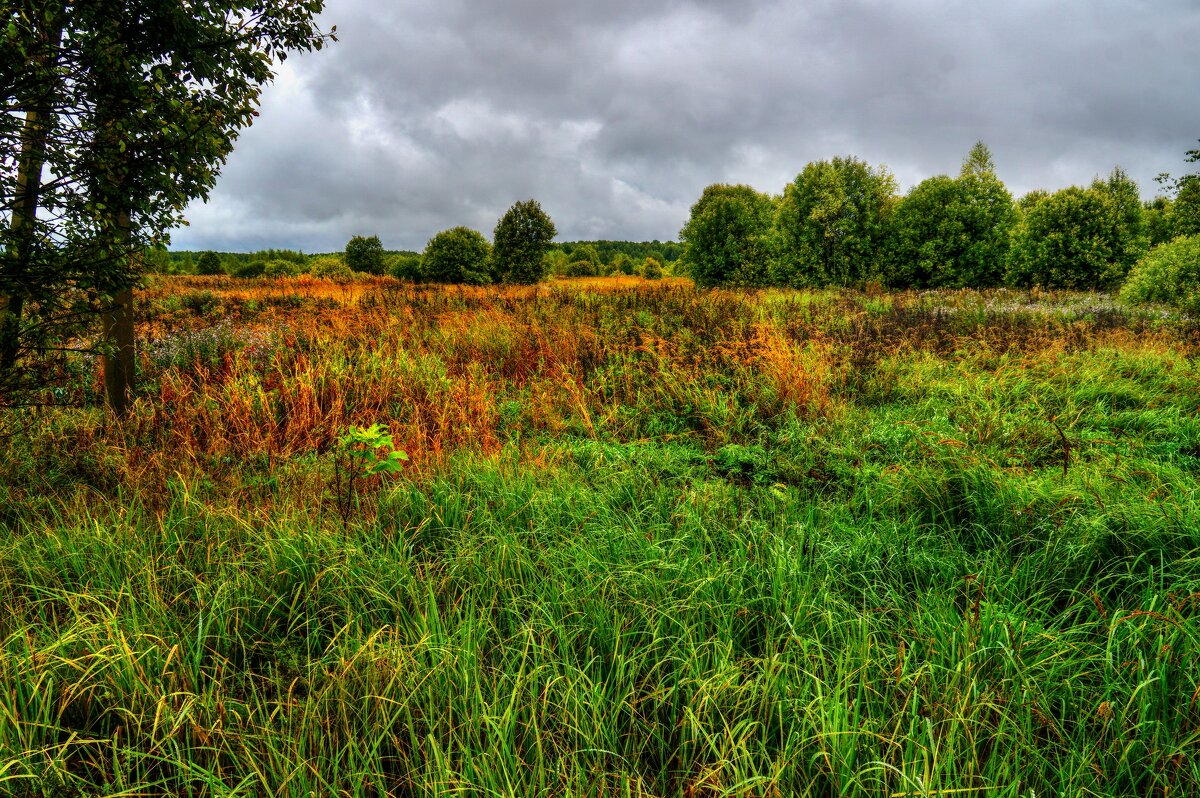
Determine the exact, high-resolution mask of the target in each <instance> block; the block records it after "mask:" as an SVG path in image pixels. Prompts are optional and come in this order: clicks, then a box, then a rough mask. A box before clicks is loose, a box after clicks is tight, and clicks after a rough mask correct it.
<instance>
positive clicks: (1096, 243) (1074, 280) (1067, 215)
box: [1007, 186, 1122, 288]
mask: <svg viewBox="0 0 1200 798" xmlns="http://www.w3.org/2000/svg"><path fill="white" fill-rule="evenodd" d="M1118 215H1119V208H1118V206H1117V204H1116V202H1114V200H1113V199H1112V198H1111V197H1110V196H1109V194H1108V193H1107V192H1104V191H1099V190H1097V189H1094V188H1091V189H1082V188H1078V187H1076V186H1072V187H1071V188H1064V189H1062V190H1061V191H1058V192H1055V193H1054V194H1051V195H1049V196H1047V197H1039V198H1036V199H1034V200H1032V201H1030V202H1029V203H1027V209H1026V210H1025V211H1024V213H1023V214H1022V215H1021V220H1020V221H1019V222H1018V223H1017V226H1016V227H1015V228H1014V229H1013V236H1012V249H1011V252H1010V260H1009V271H1008V277H1007V280H1008V282H1009V283H1011V284H1014V285H1021V286H1032V285H1040V286H1042V287H1043V288H1096V287H1099V286H1103V285H1106V284H1112V283H1113V282H1116V281H1119V280H1120V278H1121V276H1122V274H1121V273H1120V271H1119V270H1120V265H1119V263H1118V262H1117V258H1118V257H1119V256H1120V254H1121V243H1122V242H1121V240H1120V237H1119V232H1120V230H1119V226H1118V222H1119V218H1118Z"/></svg>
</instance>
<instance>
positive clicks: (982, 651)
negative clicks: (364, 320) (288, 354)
mask: <svg viewBox="0 0 1200 798" xmlns="http://www.w3.org/2000/svg"><path fill="white" fill-rule="evenodd" d="M387 301H390V302H394V303H396V304H392V305H388V304H386V302H385V304H384V305H383V311H382V312H384V313H387V314H395V316H396V317H399V318H403V319H405V320H406V321H405V323H406V324H410V325H411V324H413V321H412V318H413V316H412V314H414V313H415V314H416V315H417V318H418V319H420V318H424V317H423V316H422V315H421V314H422V313H424V312H425V311H423V310H422V309H421V308H420V307H418V306H416V305H415V304H414V303H415V302H416V301H417V300H413V299H405V300H399V299H394V298H393V299H392V300H387ZM420 301H423V302H428V303H430V304H431V305H433V304H435V303H436V302H440V301H442V300H439V299H436V298H429V299H424V300H420ZM446 301H463V300H462V298H461V297H460V298H458V299H454V300H446ZM496 301H497V302H499V301H500V300H496ZM510 301H511V303H512V304H511V307H509V308H508V309H507V310H506V312H509V313H513V314H518V315H517V316H516V317H515V318H516V319H517V321H511V320H510V321H506V322H505V323H504V325H502V326H501V327H500V328H499V330H500V331H498V332H494V334H493V335H492V337H491V338H488V339H484V340H479V339H478V337H477V336H475V335H474V334H472V335H469V336H465V337H463V336H458V337H456V336H455V335H454V333H453V332H452V330H451V329H450V328H448V327H446V326H444V325H442V326H439V325H437V324H432V323H431V324H430V325H429V326H428V327H427V328H421V329H420V330H419V331H418V332H414V333H412V334H413V335H414V336H415V337H414V338H412V339H410V343H409V344H408V346H409V347H410V349H411V351H407V350H406V353H405V354H404V356H403V357H399V356H393V355H386V354H383V353H378V354H373V351H374V350H373V349H372V347H371V345H370V343H369V342H366V341H363V340H358V341H357V343H355V344H354V345H355V346H357V347H359V350H360V352H362V353H364V354H362V355H360V358H361V357H368V358H383V357H391V358H393V360H392V361H391V362H402V363H407V364H409V366H408V368H410V369H411V371H410V372H406V374H407V375H408V376H406V377H405V379H407V380H411V381H412V382H413V383H419V384H420V385H421V386H423V387H422V388H421V390H422V391H425V392H426V393H425V394H423V395H426V396H428V397H429V402H430V403H433V404H436V403H437V402H441V401H443V398H444V397H441V396H440V394H437V393H436V392H437V391H445V392H447V394H452V393H453V392H454V391H458V390H460V389H461V386H462V385H463V384H471V385H480V384H485V383H486V384H487V385H488V386H489V390H490V391H492V392H493V394H494V395H492V396H491V398H490V400H489V401H491V402H492V405H494V408H495V409H494V412H492V413H491V414H490V415H489V414H486V413H485V414H483V415H481V416H480V417H479V418H478V419H476V420H475V422H474V423H476V424H477V425H478V427H477V430H476V434H477V435H478V440H479V441H483V440H485V439H486V440H495V441H496V442H497V443H496V445H495V447H494V448H488V447H486V446H484V444H483V443H481V442H480V443H474V444H473V443H471V442H469V441H467V442H464V443H460V444H458V445H456V446H453V447H451V446H449V445H448V444H447V447H446V449H445V451H444V453H443V455H442V456H441V457H440V458H439V459H437V460H436V461H429V462H426V463H424V464H423V465H420V466H419V468H414V470H413V471H412V473H411V474H410V475H409V476H408V477H406V478H403V479H401V480H398V481H393V482H389V483H386V484H377V485H374V486H373V487H372V488H371V489H370V490H367V491H365V492H364V493H363V494H362V495H361V496H360V497H359V498H360V504H359V506H358V507H357V509H356V510H355V512H354V514H353V517H352V518H351V520H350V523H349V524H348V526H346V527H345V528H344V527H343V525H342V522H341V519H340V518H339V517H338V516H337V514H336V513H334V512H332V511H331V509H330V505H329V502H328V501H327V500H324V499H322V497H321V491H322V489H323V486H324V484H325V481H326V480H327V479H328V468H329V467H330V465H329V456H328V455H327V454H324V453H322V452H321V451H319V450H314V451H310V452H294V453H287V452H280V451H279V450H276V451H275V452H274V453H268V456H266V457H265V458H264V459H256V458H254V457H244V456H241V455H238V456H233V455H230V456H229V457H228V459H227V460H222V459H221V458H220V456H218V454H219V453H216V452H215V450H213V449H212V448H211V447H212V444H210V443H206V445H207V446H209V448H208V449H205V448H203V447H200V446H197V447H196V448H195V449H188V450H184V449H179V450H175V451H173V452H171V451H166V450H165V443H164V441H172V440H174V441H177V440H179V439H178V437H172V436H178V435H180V434H182V433H181V432H180V429H181V428H183V427H184V426H185V422H184V420H183V417H184V416H185V415H186V412H185V411H184V410H183V409H180V410H179V412H178V414H177V415H178V419H177V421H176V424H175V426H173V427H171V428H170V429H167V428H165V427H158V426H153V425H149V422H143V423H142V424H141V426H137V427H135V428H131V429H127V430H124V431H122V430H114V429H112V428H110V427H102V426H101V425H100V421H98V419H97V417H96V416H95V415H94V414H93V413H91V412H90V411H80V412H74V413H63V414H61V415H56V416H46V417H42V418H40V419H39V421H38V423H37V424H36V425H35V426H34V427H33V428H32V429H31V430H30V431H28V432H27V433H23V434H21V435H18V436H16V437H14V438H13V439H12V440H13V443H12V446H11V447H10V449H9V451H8V454H7V455H6V456H5V459H4V467H5V468H6V469H7V471H6V474H7V475H8V480H7V487H3V488H0V508H2V510H3V514H2V515H0V518H3V519H4V520H3V524H4V535H3V537H2V538H0V696H2V698H0V791H4V792H7V793H10V794H13V795H27V796H60V795H92V794H98V795H131V796H132V795H153V794H171V795H196V796H201V795H203V796H266V795H270V796H310V795H345V796H383V795H392V796H418V795H419V796H426V795H429V796H432V795H471V796H496V795H504V796H508V795H511V796H537V795H542V796H567V795H573V796H592V795H626V796H639V795H641V796H687V797H688V798H696V797H698V796H792V795H797V796H879V795H893V796H900V795H903V796H918V795H928V796H933V795H979V796H1011V797H1012V798H1017V797H1018V796H1020V797H1021V798H1025V797H1026V796H1032V795H1037V796H1042V795H1072V796H1077V795H1083V796H1092V795H1096V796H1101V795H1103V796H1110V795H1111V796H1128V795H1147V796H1148V795H1155V796H1160V795H1161V796H1186V795H1189V794H1195V793H1196V792H1197V791H1198V790H1200V671H1198V670H1197V669H1196V667H1195V663H1196V662H1197V661H1200V623H1198V621H1197V614H1198V611H1200V420H1198V418H1197V410H1198V408H1197V402H1198V401H1200V400H1198V399H1197V397H1200V372H1198V371H1197V367H1196V360H1195V356H1196V343H1195V341H1196V338H1195V337H1194V336H1195V332H1194V330H1193V329H1191V328H1187V327H1186V326H1181V327H1166V328H1162V329H1151V328H1143V327H1139V325H1140V324H1142V322H1139V320H1138V319H1136V318H1133V317H1129V318H1121V319H1115V320H1114V319H1107V318H1104V319H1093V320H1092V321H1083V322H1081V321H1079V320H1078V319H1077V318H1075V317H1074V316H1072V317H1071V318H1066V317H1065V316H1062V315H1054V314H1053V313H1045V314H1029V313H1028V312H1027V311H1025V310H1014V311H1012V314H1014V315H1003V314H1002V315H1001V316H1000V317H997V318H993V319H991V320H990V321H989V320H987V319H985V322H980V321H979V319H978V318H975V317H972V318H970V319H968V320H966V321H964V320H963V319H961V318H959V317H958V316H954V315H949V316H946V317H942V316H935V315H931V314H927V312H926V311H924V310H921V308H922V306H923V304H922V303H928V302H929V299H928V298H926V297H919V298H914V297H908V296H897V297H889V298H887V301H882V300H879V299H873V300H870V303H869V304H867V305H865V306H863V305H861V304H859V303H860V301H861V298H859V297H856V296H854V295H845V296H843V295H824V294H823V295H805V294H800V295H795V296H794V297H790V296H789V295H786V294H766V295H761V296H750V297H747V298H738V297H733V296H724V295H711V296H708V295H703V294H697V293H695V292H691V291H690V289H689V290H682V289H667V288H663V289H654V290H650V291H644V292H637V291H630V292H624V293H615V294H607V295H606V294H595V295H591V294H589V295H584V296H580V297H570V296H566V295H563V296H561V297H559V298H558V299H557V300H555V299H552V300H551V301H550V304H542V305H535V306H532V307H530V306H527V305H525V304H522V303H521V302H519V301H517V300H510ZM959 301H969V300H964V299H963V298H962V297H958V298H956V297H955V296H954V295H947V296H946V297H944V298H943V299H942V302H943V303H944V304H943V305H942V306H944V307H949V308H953V307H955V304H954V303H955V302H959ZM554 303H557V304H554ZM414 307H415V308H416V309H415V310H414ZM968 309H970V308H968ZM442 310H444V308H442V309H439V311H438V312H442ZM348 312H349V311H348ZM353 312H354V313H366V312H371V313H378V312H380V311H379V310H378V308H368V309H365V310H356V311H353ZM526 312H528V313H530V314H532V315H531V317H530V318H531V319H536V321H537V323H538V324H539V325H541V327H539V328H538V329H541V330H543V331H544V329H545V328H548V327H550V326H555V327H556V328H557V329H559V330H578V331H581V332H579V335H580V336H581V338H582V337H585V336H587V337H588V338H587V340H589V341H591V340H592V339H591V338H590V336H592V335H595V336H597V339H598V340H599V341H601V342H603V344H601V343H596V342H593V343H591V344H588V345H587V346H585V345H584V344H582V343H579V342H575V343H573V344H570V346H574V347H575V349H573V350H572V351H574V352H575V353H576V354H575V355H573V356H571V357H574V358H575V359H573V360H572V359H570V357H568V355H566V354H563V351H562V349H561V348H560V349H559V350H558V351H557V352H556V354H555V357H557V358H558V360H556V361H554V360H552V359H551V357H550V354H549V351H547V352H544V353H543V354H542V360H540V361H538V362H539V363H540V364H541V365H539V366H537V367H536V368H534V367H533V366H530V367H529V368H530V370H529V371H520V372H519V373H518V372H516V371H514V373H513V376H511V377H510V378H509V380H508V381H507V382H501V381H499V380H492V378H491V377H489V374H492V372H489V371H488V369H489V368H492V367H495V366H494V364H495V363H498V362H508V361H505V360H504V358H506V357H508V356H509V355H508V354H507V353H511V352H516V351H527V352H529V351H532V350H529V349H528V345H527V340H528V338H527V336H529V335H530V334H531V333H530V332H529V331H530V330H531V329H534V327H533V325H532V322H531V323H530V325H529V326H525V325H524V322H521V321H520V320H521V319H522V318H524V317H521V316H520V315H519V314H521V313H526ZM971 312H974V311H971ZM1005 313H1007V311H1006V312H1005ZM405 314H408V315H405ZM639 314H640V315H639ZM1023 314H1024V315H1023ZM997 319H999V320H997ZM764 324H766V325H770V326H771V329H774V330H777V331H781V332H780V334H781V335H783V336H784V338H785V339H786V340H787V341H789V342H790V345H791V346H793V347H794V350H793V351H795V352H802V353H803V352H807V353H809V354H804V355H803V357H804V358H811V357H817V355H813V354H812V353H813V352H818V353H820V354H819V356H820V357H823V358H827V360H828V366H829V372H828V375H827V377H826V378H823V379H825V382H823V383H821V385H824V386H825V388H824V389H823V390H825V391H826V392H827V396H826V397H825V398H821V396H818V394H820V391H819V390H817V388H813V390H814V391H816V393H815V394H814V396H816V397H817V398H816V399H813V400H812V401H811V402H809V401H808V400H805V401H803V402H800V403H797V402H796V401H793V400H786V401H785V400H784V399H780V398H779V395H778V393H777V392H778V391H784V390H785V389H788V390H790V389H789V388H788V385H789V384H790V383H787V382H786V381H785V380H782V379H781V378H777V377H773V378H771V380H774V381H771V380H767V379H766V378H763V381H762V382H758V381H756V377H755V374H756V373H759V372H762V371H764V370H766V369H768V367H769V366H770V364H771V363H773V362H775V361H772V360H769V359H768V355H771V356H773V354H772V353H774V354H778V353H779V352H780V351H781V350H780V349H779V347H778V346H777V345H776V344H774V343H772V344H770V346H769V347H768V346H767V345H765V344H764V345H763V346H762V347H761V348H758V349H753V350H745V351H743V350H737V351H734V350H728V351H726V350H720V349H719V347H720V346H722V345H724V344H723V343H722V342H725V343H726V344H728V343H729V342H736V341H748V340H750V339H751V338H752V337H753V336H754V335H755V334H756V333H755V329H756V327H755V325H759V326H760V327H761V325H764ZM1080 325H1083V326H1080ZM635 328H636V330H638V331H640V332H637V335H638V338H639V340H638V342H637V345H636V346H634V345H630V346H624V345H623V344H622V342H623V341H624V340H625V338H626V336H631V335H633V333H631V332H630V330H631V329H635ZM651 333H653V336H656V338H655V339H654V340H661V341H666V342H669V345H670V346H669V347H668V346H666V345H661V344H653V343H648V341H651ZM1000 341H1007V342H1008V343H1006V344H1004V345H1003V346H1001V345H1000V344H999V343H998V342H1000ZM414 342H416V343H414ZM330 346H331V347H333V346H334V345H333V344H330ZM806 346H807V347H809V348H808V349H805V347H806ZM814 346H816V347H818V348H815V349H814V348H812V347H814ZM472 347H474V348H472ZM522 347H526V349H525V350H522ZM589 347H592V348H589ZM345 351H346V350H339V349H336V348H331V350H330V351H329V353H328V355H327V357H328V358H330V359H331V360H330V361H329V362H336V363H338V365H337V367H336V368H337V369H338V370H341V371H344V372H347V373H351V372H352V373H355V374H359V375H368V376H363V377H361V380H362V382H361V383H360V384H359V385H357V386H356V388H355V390H358V391H359V392H360V396H361V397H362V398H361V399H360V400H359V401H360V402H361V403H363V404H364V405H368V406H377V405H373V404H372V403H373V402H374V401H375V400H374V399H372V398H370V393H369V388H370V385H371V383H370V379H372V378H371V377H370V376H369V375H370V374H371V373H374V371H372V370H373V369H374V370H375V371H378V372H379V373H380V374H381V376H380V377H379V379H380V380H382V381H384V382H386V381H387V380H388V379H391V377H389V376H388V375H389V372H388V370H387V369H382V368H379V367H378V366H379V362H381V361H377V360H369V361H367V362H363V361H362V360H361V359H360V360H355V359H354V358H353V357H344V355H345ZM481 352H482V353H483V354H480V353H481ZM746 352H750V355H748V357H750V359H749V360H745V359H742V358H744V357H745V356H747V355H746ZM313 357H317V356H316V355H313ZM526 357H528V355H526ZM798 357H799V356H798ZM339 358H344V359H340V360H339ZM522 362H524V361H522ZM788 362H792V361H788ZM794 362H797V363H810V362H812V361H810V360H804V359H800V360H797V361H794ZM372 364H374V365H372ZM754 364H758V365H754ZM518 366H519V363H518V362H517V361H515V360H514V361H512V363H511V364H510V365H509V366H504V368H512V369H517V368H518ZM285 367H288V365H287V364H286V363H279V364H278V368H279V369H280V370H281V371H282V370H284V369H285ZM496 368H498V367H496ZM521 368H525V367H524V366H522V367H521ZM330 369H331V372H330V373H334V369H333V367H332V366H331V367H330ZM234 373H235V374H236V370H235V371H234ZM564 373H569V374H570V375H571V377H572V379H573V380H574V382H571V383H567V382H564V376H563V375H564ZM772 373H774V372H772ZM260 376H261V375H260ZM264 379H266V377H264ZM814 379H815V378H814ZM768 383H769V384H768ZM813 384H814V385H816V383H813ZM563 385H567V386H568V387H566V388H563V387H562V386H563ZM555 386H557V387H555ZM571 386H574V387H571ZM552 387H554V388H555V390H559V391H563V392H562V393H555V392H554V391H552V390H551V388H552ZM221 390H222V391H225V392H226V393H228V392H230V391H232V390H234V387H231V386H230V385H226V386H225V387H222V388H221ZM455 395H458V394H455ZM788 395H789V396H793V397H794V396H796V394H794V393H793V394H788ZM806 396H807V394H806ZM818 399H819V400H820V401H818ZM196 401H197V402H200V401H201V400H200V399H197V400H196ZM263 401H269V399H264V400H263ZM326 412H332V411H326ZM141 418H149V416H148V415H146V416H142V417H141ZM404 418H407V417H397V419H396V421H397V424H398V425H399V424H400V423H401V422H403V420H404ZM484 432H487V433H488V435H484V434H483V433H484ZM73 436H74V437H73ZM80 436H82V437H80ZM489 436H490V437H489ZM238 445H239V446H240V445H245V444H238ZM229 446H231V447H233V446H234V444H229ZM280 448H281V449H282V448H283V447H282V446H281V447H280ZM409 448H410V454H413V455H414V456H417V457H418V458H419V456H420V454H421V453H420V452H417V451H413V450H412V449H411V444H409ZM233 450H234V449H232V448H231V450H230V451H233ZM68 452H69V453H71V456H72V457H73V458H75V459H76V460H89V461H90V462H91V465H86V466H85V465H84V464H81V463H74V464H72V463H64V462H63V458H64V457H65V456H66V454H65V453H68ZM167 455H173V456H171V457H168V456H167ZM155 456H158V457H162V458H163V462H164V463H165V464H166V465H165V466H164V467H163V468H162V469H161V470H156V469H155V468H154V467H151V465H148V464H147V463H148V462H151V461H154V457H155ZM45 463H57V470H55V471H53V473H51V471H50V470H48V469H47V468H46V467H45V466H44V464H45ZM114 468H116V469H117V471H118V473H119V475H120V476H121V479H113V478H112V477H111V472H112V470H113V469H114ZM105 474H110V476H108V477H104V475H105ZM105 480H108V481H107V482H106V481H105ZM97 482H99V483H102V484H100V485H99V486H97V485H96V484H95V483H97ZM39 497H40V498H39ZM951 791H957V792H951Z"/></svg>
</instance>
